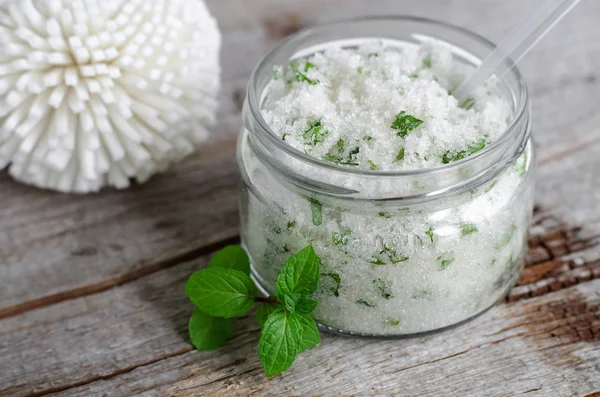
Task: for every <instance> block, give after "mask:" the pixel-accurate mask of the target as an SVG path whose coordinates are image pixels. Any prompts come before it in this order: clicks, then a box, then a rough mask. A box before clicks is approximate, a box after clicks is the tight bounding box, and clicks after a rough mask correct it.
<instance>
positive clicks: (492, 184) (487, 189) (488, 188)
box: [484, 179, 498, 193]
mask: <svg viewBox="0 0 600 397" xmlns="http://www.w3.org/2000/svg"><path fill="white" fill-rule="evenodd" d="M497 184H498V179H496V180H495V181H494V182H492V183H491V184H490V185H489V186H488V187H486V188H485V190H484V193H487V192H489V191H490V190H492V189H493V188H494V187H496V185H497Z"/></svg>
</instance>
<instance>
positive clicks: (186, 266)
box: [0, 0, 600, 397]
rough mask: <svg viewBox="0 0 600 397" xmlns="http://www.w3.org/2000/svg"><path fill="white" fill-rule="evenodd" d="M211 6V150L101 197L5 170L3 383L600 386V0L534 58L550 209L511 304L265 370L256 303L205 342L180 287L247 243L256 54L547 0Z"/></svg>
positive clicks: (494, 389) (20, 391)
mask: <svg viewBox="0 0 600 397" xmlns="http://www.w3.org/2000/svg"><path fill="white" fill-rule="evenodd" d="M207 2H208V3H209V6H210V8H211V9H212V10H213V12H214V13H215V15H216V16H217V18H218V20H219V22H220V25H221V28H222V30H223V32H224V49H223V54H222V62H223V65H224V70H223V74H224V76H223V80H224V87H223V92H222V95H221V109H220V111H219V124H218V125H217V126H216V127H215V129H214V136H213V138H212V139H211V141H210V142H209V143H208V144H207V145H206V146H204V147H203V148H202V149H200V151H199V152H198V153H197V154H196V155H194V156H192V157H191V158H190V159H189V160H187V161H186V162H184V163H182V164H180V165H178V166H176V167H174V168H173V169H172V170H171V171H169V172H167V173H166V174H164V175H161V176H158V177H156V178H154V179H153V180H151V181H150V182H149V183H148V184H146V185H143V186H137V187H134V188H133V189H131V190H128V191H125V192H115V191H107V192H103V193H101V194H98V195H91V196H86V197H78V196H66V195H61V194H55V193H50V192H41V191H38V190H35V189H32V188H29V187H25V186H21V185H18V184H16V183H15V182H12V181H11V180H10V179H9V178H8V177H7V176H6V175H5V174H2V175H0V191H1V192H2V198H3V205H2V206H1V207H0V395H1V396H5V395H6V396H41V395H49V394H52V395H61V396H106V395H110V396H117V397H118V396H135V395H144V396H188V395H190V396H191V395H194V396H197V395H206V396H220V395H244V396H245V395H261V396H262V395H264V396H275V395H297V396H307V395H324V396H329V395H357V396H370V395H376V396H380V395H432V396H434V395H435V396H438V395H448V396H467V395H486V396H487V395H490V396H513V395H521V394H527V395H528V396H569V397H570V396H580V395H583V394H585V393H592V392H593V391H596V390H599V389H600V280H599V277H600V248H599V247H600V207H599V206H598V203H599V202H600V176H599V174H598V170H600V127H599V125H600V112H598V111H597V104H598V102H600V89H599V84H600V82H599V81H598V70H600V47H599V46H597V42H598V39H599V38H600V31H599V30H598V29H597V26H596V25H597V23H598V20H599V18H600V3H598V2H582V3H581V6H579V8H577V9H575V10H574V11H573V13H572V14H571V15H569V16H568V17H567V18H566V19H565V20H564V21H563V22H561V24H559V25H558V26H557V27H556V28H555V30H554V31H553V32H551V33H550V34H549V36H548V37H547V38H545V39H544V40H543V41H542V42H540V43H539V44H538V46H537V47H536V48H535V49H534V50H533V52H532V53H531V54H530V55H529V56H528V57H527V58H525V59H524V61H523V62H522V69H523V71H524V73H525V75H526V77H527V80H528V83H529V87H530V92H531V96H532V102H533V111H534V113H533V114H534V116H533V119H534V134H535V136H536V140H537V144H538V145H539V164H540V168H539V172H538V178H537V181H538V182H537V190H536V191H537V201H538V203H539V207H538V208H537V211H536V214H535V217H534V225H533V228H532V238H531V241H530V251H529V254H528V261H527V267H526V269H525V271H524V272H523V274H522V276H521V278H520V280H519V282H518V285H517V286H516V287H515V288H514V289H513V291H512V292H511V293H510V295H509V296H508V297H507V302H509V303H507V304H502V305H500V306H498V307H496V308H494V309H493V310H492V311H490V312H488V313H487V314H486V315H484V316H482V317H480V318H478V319H477V320H475V321H473V322H471V323H468V324H467V325H465V326H462V327H460V328H457V329H455V330H453V331H449V332H445V333H442V334H438V335H434V336H431V337H427V338H420V339H412V340H407V341H365V340H354V339H344V338H339V337H335V336H331V335H327V336H325V337H324V338H323V343H322V345H321V346H320V347H318V348H316V349H312V350H310V351H308V352H306V353H305V354H303V355H302V356H301V357H300V358H299V359H298V361H297V362H296V364H295V365H294V367H293V369H292V370H291V371H289V372H288V373H286V374H284V375H282V376H278V377H275V378H273V379H270V380H267V379H265V378H264V375H263V374H262V370H261V368H260V365H259V363H258V359H257V351H256V345H257V338H258V330H257V327H256V325H255V324H254V321H253V319H252V318H251V317H245V318H243V319H241V320H240V321H238V323H237V326H236V331H235V335H234V337H233V338H232V340H231V341H230V342H229V343H228V344H227V345H226V346H225V347H224V348H223V349H220V350H219V351H216V352H210V353H199V352H196V351H192V348H191V346H190V345H189V343H188V341H187V332H186V326H187V318H188V316H189V314H190V313H191V310H192V307H191V305H190V304H189V303H188V302H187V299H186V298H185V296H184V293H183V288H182V286H183V284H184V282H185V279H186V278H187V277H188V276H189V274H190V273H191V272H193V271H194V270H196V269H198V268H200V267H201V266H203V265H204V264H205V263H206V259H207V254H208V253H209V252H210V251H212V250H214V249H216V248H218V247H219V246H222V245H224V244H228V243H230V242H233V241H235V239H236V238H237V228H238V216H237V171H236V166H235V160H234V144H235V142H234V138H235V135H236V134H237V131H238V130H239V128H240V125H241V118H240V111H241V103H242V101H243V98H244V95H245V86H246V83H247V80H248V76H249V74H250V72H251V69H252V67H253V66H254V65H255V64H256V62H257V61H258V60H259V59H260V57H261V55H262V54H263V53H264V52H265V51H266V50H267V49H268V48H269V47H270V46H272V45H273V44H274V43H275V42H276V41H278V40H279V39H281V38H282V37H283V36H285V35H287V34H290V33H292V32H294V31H295V30H297V29H299V28H301V27H304V26H308V25H311V24H313V23H316V22H322V21H328V20H332V19H339V18H344V17H356V16H364V15H374V14H379V15H381V14H390V13H392V14H396V13H402V14H416V15H422V16H428V17H432V18H436V19H443V20H447V21H449V22H452V23H456V24H459V25H462V26H467V27H470V28H472V29H473V30H475V31H477V32H479V33H482V34H483V35H485V36H487V37H490V38H492V39H498V38H500V37H502V36H503V35H504V34H505V33H506V32H507V31H508V30H509V29H510V27H511V26H512V25H513V24H514V23H516V22H517V21H518V19H519V14H520V13H521V12H525V11H527V10H530V9H532V8H533V7H536V6H537V5H538V4H539V1H537V0H524V1H521V2H519V3H518V5H519V6H520V7H517V6H515V4H514V3H513V2H506V1H504V0H485V1H483V0H482V1H477V2H474V1H472V0H449V1H445V0H429V1H427V2H416V1H412V2H398V1H396V0H373V1H368V2H366V1H364V0H326V1H324V0H304V1H302V2H298V1H292V0H252V1H248V0H245V1H244V0H208V1H207ZM2 318H3V319H2ZM336 393H337V394H336Z"/></svg>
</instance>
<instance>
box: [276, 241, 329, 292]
mask: <svg viewBox="0 0 600 397" xmlns="http://www.w3.org/2000/svg"><path fill="white" fill-rule="evenodd" d="M320 267H321V263H320V261H319V257H318V256H317V254H316V252H315V250H314V249H313V247H312V246H310V245H309V246H308V247H306V248H304V249H303V250H302V251H300V252H298V253H297V254H296V255H292V256H291V257H290V258H289V259H288V260H287V262H286V263H285V265H284V266H283V269H281V271H280V272H279V275H278V276H277V282H276V283H275V289H276V291H277V297H278V298H279V300H280V301H281V300H283V299H284V296H285V295H290V294H300V295H311V294H313V293H314V292H315V291H316V290H317V287H318V285H319V277H320Z"/></svg>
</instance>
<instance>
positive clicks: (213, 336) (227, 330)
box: [188, 309, 233, 351]
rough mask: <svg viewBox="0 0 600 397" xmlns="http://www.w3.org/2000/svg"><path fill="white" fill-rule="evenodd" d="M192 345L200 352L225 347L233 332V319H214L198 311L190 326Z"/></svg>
mask: <svg viewBox="0 0 600 397" xmlns="http://www.w3.org/2000/svg"><path fill="white" fill-rule="evenodd" d="M188 329H189V333H190V339H191V341H192V345H194V347H195V348H196V349H198V350H202V351H205V350H215V349H218V348H219V347H221V346H223V345H224V344H225V342H226V341H227V339H229V336H230V335H231V332H232V330H233V319H231V318H219V317H212V316H210V315H208V314H206V313H203V312H201V311H200V310H198V309H196V311H195V312H194V314H192V317H191V318H190V323H189V325H188Z"/></svg>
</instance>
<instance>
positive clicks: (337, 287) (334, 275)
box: [321, 273, 342, 297]
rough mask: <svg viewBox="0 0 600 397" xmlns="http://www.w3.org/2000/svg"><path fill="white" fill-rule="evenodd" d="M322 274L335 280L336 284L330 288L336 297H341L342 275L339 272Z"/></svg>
mask: <svg viewBox="0 0 600 397" xmlns="http://www.w3.org/2000/svg"><path fill="white" fill-rule="evenodd" d="M321 276H323V277H329V278H330V279H331V280H333V282H334V283H335V284H334V286H333V287H331V288H329V290H330V291H331V293H332V294H333V295H334V296H335V297H339V296H340V284H341V283H342V279H341V278H340V275H339V274H337V273H323V274H321Z"/></svg>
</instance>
